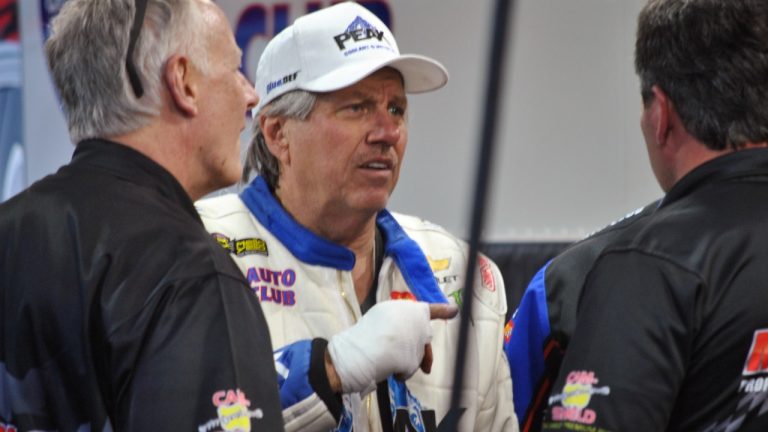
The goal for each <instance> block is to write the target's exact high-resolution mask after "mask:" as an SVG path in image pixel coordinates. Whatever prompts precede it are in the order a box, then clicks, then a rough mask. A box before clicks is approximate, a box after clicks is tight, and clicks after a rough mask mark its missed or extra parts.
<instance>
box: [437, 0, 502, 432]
mask: <svg viewBox="0 0 768 432" xmlns="http://www.w3.org/2000/svg"><path fill="white" fill-rule="evenodd" d="M513 3H514V1H513V0H496V8H495V11H494V15H493V17H494V23H493V24H494V25H493V39H492V44H491V49H490V52H489V53H488V54H489V65H488V77H487V79H486V81H485V82H486V84H487V85H486V88H485V109H484V113H483V117H482V119H483V128H482V129H481V130H480V155H479V159H478V165H477V172H476V177H475V193H474V204H473V206H472V222H471V226H470V237H469V257H468V258H467V274H466V277H465V278H464V291H463V292H462V298H463V300H462V305H461V324H460V326H459V342H458V344H457V348H456V369H455V375H454V378H453V393H452V394H451V408H450V410H449V411H448V414H446V417H445V419H444V420H443V421H442V422H441V423H440V427H439V428H438V431H440V432H443V431H456V430H457V428H458V423H459V420H460V419H461V414H462V413H463V412H464V410H465V408H462V407H460V406H459V404H460V403H461V393H462V390H461V389H462V387H463V386H464V367H465V364H466V352H467V350H466V348H467V335H468V332H469V323H470V322H471V321H472V316H471V311H472V301H473V299H474V295H473V293H472V290H473V282H474V280H475V267H476V265H477V253H478V251H479V245H480V234H481V233H482V228H483V220H484V217H485V208H486V201H487V199H486V198H487V195H488V194H487V192H488V179H489V178H490V177H491V168H492V164H491V161H492V160H493V159H492V156H493V148H494V144H495V141H496V114H497V113H498V111H499V95H500V94H501V93H502V84H503V79H502V77H504V66H505V64H504V56H505V54H506V52H507V50H506V45H505V44H506V43H507V35H508V25H507V22H508V21H513V20H514V13H513V12H514V5H513ZM510 9H512V12H510ZM510 45H512V44H511V43H510Z"/></svg>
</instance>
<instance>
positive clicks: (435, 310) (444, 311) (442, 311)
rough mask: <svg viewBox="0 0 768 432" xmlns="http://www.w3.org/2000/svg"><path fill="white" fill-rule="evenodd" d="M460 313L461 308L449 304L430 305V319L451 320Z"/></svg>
mask: <svg viewBox="0 0 768 432" xmlns="http://www.w3.org/2000/svg"><path fill="white" fill-rule="evenodd" d="M458 313H459V308H458V307H457V306H456V305H452V304H447V303H430V304H429V319H450V318H453V317H455V316H456V314H458Z"/></svg>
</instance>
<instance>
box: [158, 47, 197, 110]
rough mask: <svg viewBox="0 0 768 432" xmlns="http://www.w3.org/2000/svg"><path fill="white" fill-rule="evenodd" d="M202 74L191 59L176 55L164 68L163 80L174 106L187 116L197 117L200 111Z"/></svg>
mask: <svg viewBox="0 0 768 432" xmlns="http://www.w3.org/2000/svg"><path fill="white" fill-rule="evenodd" d="M199 76H200V74H199V72H198V71H197V70H196V69H195V68H194V65H193V64H192V62H191V61H190V60H189V58H187V57H185V56H182V55H174V56H172V57H171V58H170V59H168V61H167V62H166V64H165V67H164V68H163V79H164V81H165V85H166V87H167V88H168V93H169V94H170V96H171V101H172V102H173V104H174V106H175V107H176V108H177V109H178V110H179V112H181V113H183V114H184V115H187V116H195V115H197V113H198V111H199V106H198V104H199V96H200V94H199V84H198V78H199Z"/></svg>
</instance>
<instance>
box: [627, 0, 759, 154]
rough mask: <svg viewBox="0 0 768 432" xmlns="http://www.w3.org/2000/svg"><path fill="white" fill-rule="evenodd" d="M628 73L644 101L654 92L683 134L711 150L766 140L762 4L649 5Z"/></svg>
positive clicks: (688, 1)
mask: <svg viewBox="0 0 768 432" xmlns="http://www.w3.org/2000/svg"><path fill="white" fill-rule="evenodd" d="M635 69H636V71H637V74H638V75H639V77H640V84H641V93H642V96H643V101H644V102H645V103H648V102H649V101H651V100H652V98H653V93H652V91H651V89H652V87H653V86H654V85H658V86H659V88H661V89H662V90H663V91H664V93H666V94H667V95H668V97H669V99H670V100H671V101H672V103H673V104H674V106H675V110H676V111H677V113H678V115H679V116H680V119H681V120H682V122H683V124H684V125H685V129H686V130H687V131H688V133H690V134H691V135H693V136H694V137H696V138H697V139H698V140H699V141H701V142H702V143H704V144H705V145H706V146H707V147H709V148H711V149H714V150H723V149H726V148H734V149H737V148H741V147H743V146H744V145H745V144H746V143H749V142H752V143H758V142H763V141H768V2H766V1H765V0H651V1H649V2H648V4H647V5H646V6H645V7H644V8H643V10H642V11H641V12H640V15H639V18H638V27H637V41H636V45H635Z"/></svg>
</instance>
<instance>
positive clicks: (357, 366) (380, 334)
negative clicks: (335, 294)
mask: <svg viewBox="0 0 768 432" xmlns="http://www.w3.org/2000/svg"><path fill="white" fill-rule="evenodd" d="M457 313H458V308H457V307H456V306H454V305H448V304H427V303H423V302H412V301H406V300H390V301H385V302H381V303H378V304H376V305H375V306H374V307H372V308H371V309H370V310H369V311H368V313H366V314H365V315H363V317H362V318H361V319H360V321H358V322H357V324H355V325H354V326H352V327H350V328H348V329H346V330H344V331H343V332H341V333H339V334H337V335H335V336H333V337H332V338H331V340H330V342H329V344H328V351H327V352H326V355H325V366H326V372H327V374H328V381H329V382H330V384H331V388H332V389H333V390H334V391H335V392H339V391H343V392H344V393H355V392H360V393H363V394H367V393H369V392H371V391H373V389H375V388H376V383H377V382H380V381H383V380H384V379H385V378H386V377H387V376H389V375H392V374H396V375H397V377H398V379H407V378H410V377H411V376H412V375H413V374H414V373H415V372H416V370H418V369H419V368H421V369H422V370H423V371H424V372H425V373H429V371H430V370H431V368H432V348H431V346H430V345H429V342H430V341H431V340H432V326H431V325H430V324H429V320H430V319H448V318H452V317H454V316H456V314H457Z"/></svg>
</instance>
